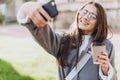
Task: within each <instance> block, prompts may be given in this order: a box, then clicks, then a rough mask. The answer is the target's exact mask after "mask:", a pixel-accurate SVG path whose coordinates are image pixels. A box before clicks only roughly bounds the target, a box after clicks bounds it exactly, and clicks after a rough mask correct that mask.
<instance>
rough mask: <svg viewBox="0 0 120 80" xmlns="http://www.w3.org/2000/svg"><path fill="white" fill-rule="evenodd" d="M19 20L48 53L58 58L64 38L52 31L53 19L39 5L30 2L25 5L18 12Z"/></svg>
mask: <svg viewBox="0 0 120 80" xmlns="http://www.w3.org/2000/svg"><path fill="white" fill-rule="evenodd" d="M42 15H43V16H45V18H46V19H47V21H45V20H44V18H43V17H42ZM17 20H18V22H19V23H20V24H23V25H25V26H26V27H27V28H28V29H29V31H30V32H31V33H32V35H33V37H34V38H35V39H36V40H37V42H38V43H39V44H40V45H41V46H42V47H43V48H44V49H45V50H46V51H47V52H49V53H50V54H52V55H54V56H55V57H58V53H59V49H60V47H61V39H62V36H61V35H60V34H56V33H55V32H53V31H52V29H51V28H50V26H49V25H48V22H49V21H51V20H52V19H51V17H50V16H49V15H48V14H47V13H46V12H45V10H44V9H43V8H42V7H41V5H40V4H39V3H35V2H28V3H25V4H23V5H22V6H21V8H20V10H19V11H18V14H17Z"/></svg>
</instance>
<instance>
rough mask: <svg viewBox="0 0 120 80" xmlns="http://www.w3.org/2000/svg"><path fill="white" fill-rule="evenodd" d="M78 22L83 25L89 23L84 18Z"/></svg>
mask: <svg viewBox="0 0 120 80" xmlns="http://www.w3.org/2000/svg"><path fill="white" fill-rule="evenodd" d="M80 23H82V24H83V25H89V23H87V22H85V21H84V20H80Z"/></svg>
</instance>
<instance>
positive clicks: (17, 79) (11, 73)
mask: <svg viewBox="0 0 120 80" xmlns="http://www.w3.org/2000/svg"><path fill="white" fill-rule="evenodd" d="M0 80H33V79H32V78H30V77H27V76H21V75H20V74H19V73H17V72H16V70H15V69H14V68H13V67H12V65H11V64H10V63H8V62H6V61H3V60H0Z"/></svg>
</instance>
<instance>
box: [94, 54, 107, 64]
mask: <svg viewBox="0 0 120 80" xmlns="http://www.w3.org/2000/svg"><path fill="white" fill-rule="evenodd" d="M96 61H97V62H99V63H100V64H101V65H102V64H109V58H108V53H106V52H101V54H100V55H99V56H98V60H96Z"/></svg>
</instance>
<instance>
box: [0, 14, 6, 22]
mask: <svg viewBox="0 0 120 80" xmlns="http://www.w3.org/2000/svg"><path fill="white" fill-rule="evenodd" d="M4 21H5V16H4V15H3V14H0V24H3V22H4Z"/></svg>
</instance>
